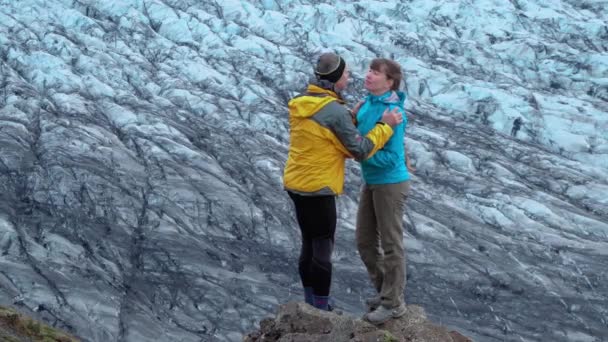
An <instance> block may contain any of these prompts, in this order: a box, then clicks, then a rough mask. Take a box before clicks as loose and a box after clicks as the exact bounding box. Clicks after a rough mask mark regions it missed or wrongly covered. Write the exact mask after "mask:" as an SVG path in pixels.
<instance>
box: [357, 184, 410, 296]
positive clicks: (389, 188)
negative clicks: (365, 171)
mask: <svg viewBox="0 0 608 342" xmlns="http://www.w3.org/2000/svg"><path fill="white" fill-rule="evenodd" d="M409 190H410V184H409V182H408V181H405V182H401V183H396V184H380V185H368V184H365V185H364V186H363V189H362V190H361V197H360V198H359V210H358V212H357V231H356V237H357V249H358V250H359V255H360V256H361V260H363V263H364V264H365V267H367V272H368V273H369V277H370V279H371V281H372V283H373V284H374V286H375V287H376V290H377V291H378V293H379V294H380V298H381V299H382V305H383V306H385V307H387V308H394V307H396V306H399V305H400V304H401V303H403V292H404V290H405V251H404V249H403V213H404V210H405V201H406V199H407V195H408V192H409Z"/></svg>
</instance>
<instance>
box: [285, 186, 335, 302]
mask: <svg viewBox="0 0 608 342" xmlns="http://www.w3.org/2000/svg"><path fill="white" fill-rule="evenodd" d="M289 197H291V199H292V200H293V203H294V204H295V207H296V217H297V219H298V224H299V226H300V231H301V232H302V249H301V250H300V262H299V265H298V270H299V271H300V279H302V285H303V286H304V287H312V289H313V293H314V295H315V296H329V289H330V287H331V269H332V264H331V254H332V252H333V249H334V235H335V233H336V219H337V217H336V198H335V197H334V196H301V195H298V194H294V193H292V192H289Z"/></svg>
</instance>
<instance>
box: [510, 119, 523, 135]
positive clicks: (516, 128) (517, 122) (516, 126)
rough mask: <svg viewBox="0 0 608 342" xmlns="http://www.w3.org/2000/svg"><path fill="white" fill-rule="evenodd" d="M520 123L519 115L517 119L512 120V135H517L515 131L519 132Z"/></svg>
mask: <svg viewBox="0 0 608 342" xmlns="http://www.w3.org/2000/svg"><path fill="white" fill-rule="evenodd" d="M521 124H522V120H521V117H518V118H517V119H515V120H513V128H511V136H512V137H515V136H517V132H519V129H520V128H521Z"/></svg>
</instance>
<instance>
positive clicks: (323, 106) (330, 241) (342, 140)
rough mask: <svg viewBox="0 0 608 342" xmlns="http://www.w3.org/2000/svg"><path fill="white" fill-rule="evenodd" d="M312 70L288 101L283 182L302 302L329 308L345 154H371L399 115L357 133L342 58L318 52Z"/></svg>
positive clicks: (391, 114)
mask: <svg viewBox="0 0 608 342" xmlns="http://www.w3.org/2000/svg"><path fill="white" fill-rule="evenodd" d="M314 75H315V77H314V78H313V79H312V80H311V82H310V83H309V84H308V87H307V89H306V91H305V92H304V93H303V94H301V95H299V96H296V97H295V98H293V99H292V100H291V101H289V125H290V141H289V155H288V157H287V162H286V164H285V170H284V177H283V182H284V187H285V189H286V190H287V191H288V194H289V197H291V199H292V201H293V203H294V205H295V213H296V218H297V221H298V224H299V227H300V231H301V235H302V245H301V250H300V258H299V264H298V271H299V273H300V278H301V281H302V285H303V287H304V298H305V301H306V303H308V304H311V305H313V306H315V307H316V308H319V309H323V310H329V309H330V307H329V295H330V287H331V278H332V262H331V257H332V253H333V247H334V235H335V231H336V220H337V216H336V202H335V197H336V196H337V195H339V194H341V193H342V190H343V186H344V164H345V158H351V157H354V158H355V159H357V160H364V159H366V158H369V157H370V156H372V155H373V154H374V153H376V151H378V150H379V149H380V148H382V146H384V144H385V143H386V142H387V141H388V140H389V139H390V137H391V136H392V135H393V129H392V127H393V126H397V125H399V124H400V123H401V121H402V120H403V118H402V115H401V114H399V113H397V111H396V110H395V111H392V112H391V111H388V110H387V111H386V112H384V113H382V114H381V115H380V116H378V118H377V121H376V122H375V123H374V124H373V125H371V126H373V127H370V129H369V130H368V132H366V134H365V135H361V134H360V133H359V131H358V130H357V127H356V126H355V125H354V124H353V121H352V117H351V114H350V112H349V110H348V109H347V108H346V107H345V106H344V101H343V100H342V97H341V96H340V92H341V91H342V90H344V89H345V88H346V87H347V85H348V78H349V71H348V66H347V65H346V63H345V61H344V59H343V58H342V57H340V56H339V55H337V54H334V53H324V54H322V55H321V56H320V57H319V59H318V61H317V64H316V67H315V69H314Z"/></svg>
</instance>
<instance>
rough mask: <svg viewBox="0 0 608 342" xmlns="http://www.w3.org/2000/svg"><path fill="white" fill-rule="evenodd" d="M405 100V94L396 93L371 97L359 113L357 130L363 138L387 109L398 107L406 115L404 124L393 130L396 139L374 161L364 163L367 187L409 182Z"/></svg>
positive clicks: (364, 178) (370, 159)
mask: <svg viewBox="0 0 608 342" xmlns="http://www.w3.org/2000/svg"><path fill="white" fill-rule="evenodd" d="M405 98H406V96H405V94H404V93H403V92H396V91H388V92H386V93H384V94H382V95H380V96H375V95H371V94H370V95H368V96H367V98H365V103H363V105H362V106H361V108H360V109H359V112H358V113H357V128H358V129H359V132H361V135H366V134H367V133H368V132H369V131H370V130H371V129H372V128H374V126H375V125H376V123H377V122H378V121H380V120H381V119H382V114H383V113H384V111H385V110H386V109H388V110H392V109H393V108H395V107H397V108H399V109H400V112H401V114H402V115H403V122H402V123H401V124H399V125H398V126H396V127H393V131H394V133H393V136H392V137H391V138H390V140H389V141H388V142H387V143H386V145H384V147H383V148H382V149H381V150H379V151H378V152H376V154H374V155H373V156H372V157H371V158H369V159H366V160H364V161H362V162H361V170H362V173H363V180H364V181H365V183H367V184H393V183H400V182H403V181H406V180H409V179H410V175H409V173H408V172H407V167H406V165H405V147H404V139H405V128H406V127H407V117H406V115H405V109H404V103H405Z"/></svg>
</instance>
